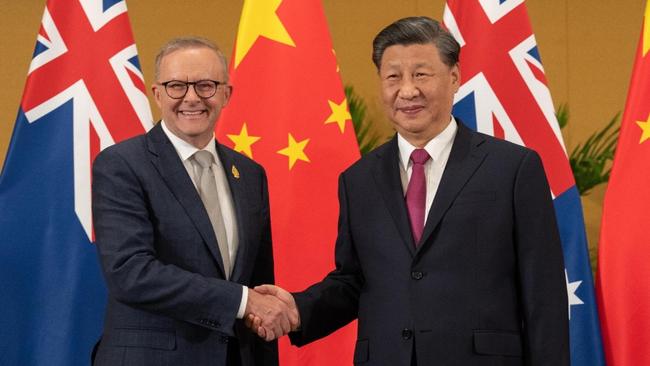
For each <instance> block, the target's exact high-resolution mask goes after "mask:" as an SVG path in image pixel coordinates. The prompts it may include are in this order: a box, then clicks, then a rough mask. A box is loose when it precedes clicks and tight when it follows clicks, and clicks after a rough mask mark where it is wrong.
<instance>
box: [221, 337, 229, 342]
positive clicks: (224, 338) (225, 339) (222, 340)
mask: <svg viewBox="0 0 650 366" xmlns="http://www.w3.org/2000/svg"><path fill="white" fill-rule="evenodd" d="M219 341H220V342H221V343H228V337H226V336H222V337H221V338H219Z"/></svg>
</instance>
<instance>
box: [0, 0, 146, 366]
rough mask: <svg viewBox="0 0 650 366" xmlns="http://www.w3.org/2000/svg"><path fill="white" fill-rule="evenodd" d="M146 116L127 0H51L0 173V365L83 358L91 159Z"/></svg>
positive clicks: (94, 281)
mask: <svg viewBox="0 0 650 366" xmlns="http://www.w3.org/2000/svg"><path fill="white" fill-rule="evenodd" d="M151 125H152V118H151V111H150V109H149V104H148V101H147V98H146V94H145V88H144V79H143V76H142V72H141V70H140V65H139V62H138V57H137V51H136V47H135V44H134V42H133V35H132V33H131V26H130V24H129V19H128V15H127V8H126V3H125V2H124V1H115V0H104V1H102V0H49V1H47V4H46V7H45V13H44V14H43V20H42V23H41V27H40V29H39V31H38V36H37V40H36V48H35V50H34V55H33V58H32V61H31V65H30V67H29V71H28V76H27V82H26V85H25V90H24V92H23V98H22V101H21V104H20V107H19V109H18V117H17V118H16V125H15V128H14V132H13V135H12V138H11V142H10V145H9V150H8V153H7V157H6V160H5V165H4V167H3V169H2V174H1V175H0V251H1V253H2V254H1V255H0V279H1V280H0V309H2V310H1V311H0V365H27V366H28V365H66V366H68V365H88V364H89V363H90V352H91V350H92V347H93V345H94V343H95V342H96V341H97V340H98V338H99V336H100V334H101V326H102V316H103V314H104V311H103V309H104V305H105V301H106V289H105V287H104V284H103V280H102V278H101V274H100V271H99V264H98V260H97V257H96V254H95V248H94V246H93V228H92V217H91V200H90V198H91V192H90V187H91V185H90V179H91V174H90V172H91V165H92V162H93V159H94V157H95V156H96V155H97V154H98V153H99V151H100V150H101V149H103V148H105V147H107V146H109V145H111V144H113V143H115V142H117V141H121V140H123V139H125V138H127V137H130V136H133V135H136V134H141V133H144V132H145V131H146V130H147V129H149V128H150V127H151Z"/></svg>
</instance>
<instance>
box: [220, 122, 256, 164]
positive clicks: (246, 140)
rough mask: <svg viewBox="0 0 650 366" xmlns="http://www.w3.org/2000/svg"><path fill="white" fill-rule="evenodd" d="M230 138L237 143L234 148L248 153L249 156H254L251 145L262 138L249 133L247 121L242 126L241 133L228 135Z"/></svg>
mask: <svg viewBox="0 0 650 366" xmlns="http://www.w3.org/2000/svg"><path fill="white" fill-rule="evenodd" d="M226 136H228V138H229V139H230V140H231V141H232V142H234V143H235V147H234V148H233V150H235V151H237V152H240V153H244V154H246V155H247V156H248V157H249V158H251V159H252V158H253V150H252V149H251V145H253V144H254V143H256V142H257V140H259V139H260V137H259V136H250V135H249V134H248V127H246V123H244V125H243V126H242V128H241V131H240V132H239V135H226Z"/></svg>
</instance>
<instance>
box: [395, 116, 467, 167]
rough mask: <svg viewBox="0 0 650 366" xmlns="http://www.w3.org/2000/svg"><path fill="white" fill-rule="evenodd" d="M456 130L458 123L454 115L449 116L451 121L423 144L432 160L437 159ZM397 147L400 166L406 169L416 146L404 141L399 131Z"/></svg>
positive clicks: (449, 142)
mask: <svg viewBox="0 0 650 366" xmlns="http://www.w3.org/2000/svg"><path fill="white" fill-rule="evenodd" d="M457 130H458V125H457V124H456V119H455V118H454V116H451V122H450V123H449V124H448V125H447V127H446V128H445V129H444V130H442V132H440V133H439V134H438V135H437V136H436V137H434V138H432V139H431V140H429V142H427V144H426V145H424V150H426V151H427V152H428V153H429V156H430V157H431V159H432V160H433V161H436V160H438V159H439V158H440V154H441V153H442V151H443V150H444V149H445V147H447V146H448V145H450V144H451V143H452V141H453V139H454V137H455V136H456V131H457ZM397 147H398V148H399V158H400V163H402V167H404V169H406V168H407V167H408V166H409V162H410V158H411V153H412V152H413V150H415V149H416V147H415V146H413V145H411V144H410V143H409V142H408V141H406V139H405V138H404V137H402V135H400V134H399V133H398V134H397Z"/></svg>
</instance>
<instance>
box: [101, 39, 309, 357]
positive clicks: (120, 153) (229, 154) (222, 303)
mask: <svg viewBox="0 0 650 366" xmlns="http://www.w3.org/2000/svg"><path fill="white" fill-rule="evenodd" d="M155 77H156V83H155V84H154V85H153V86H152V90H153V93H154V96H155V100H156V102H157V104H158V106H159V107H160V109H161V112H162V121H161V122H160V123H158V124H157V125H156V126H155V127H154V128H153V129H152V130H151V131H149V132H148V133H147V134H145V135H142V136H138V137H135V138H133V139H130V140H127V141H124V142H122V143H119V144H116V145H114V146H111V147H109V148H107V149H105V150H104V151H102V152H101V153H100V154H99V156H98V157H97V159H96V160H95V163H94V167H93V217H94V225H95V236H96V244H97V249H98V252H99V259H100V261H101V265H102V270H103V273H104V277H105V279H106V284H107V286H108V304H107V309H106V317H105V324H104V332H103V335H102V338H101V340H100V342H99V343H98V345H97V347H96V350H95V352H94V364H95V365H110V366H115V365H134V366H135V365H138V366H143V365H152V366H153V365H156V366H158V365H191V366H202V365H205V366H208V365H212V366H214V365H244V366H253V365H277V363H278V355H277V344H276V343H275V342H272V343H267V342H264V341H263V340H261V339H259V338H258V337H257V336H255V335H253V334H252V333H250V332H249V331H248V329H246V328H245V327H244V326H243V322H242V321H241V320H240V319H242V318H243V317H244V316H245V315H247V314H263V315H264V317H265V320H266V321H265V326H266V327H267V328H268V329H269V333H271V334H273V335H274V336H276V337H277V336H279V335H281V334H284V333H286V332H287V331H288V330H289V329H290V323H291V322H292V321H293V322H295V318H292V317H291V316H289V315H288V308H287V306H286V305H285V304H284V303H282V302H281V301H279V300H278V299H276V298H274V297H272V296H268V295H260V294H258V293H256V292H255V291H252V290H249V289H248V286H255V285H258V284H262V283H269V282H273V280H274V278H273V253H272V247H271V232H270V219H269V201H268V192H267V180H266V175H265V173H264V170H263V168H262V167H261V166H259V165H258V164H256V163H255V162H253V161H252V160H250V159H248V158H246V157H244V156H243V155H240V154H238V153H236V152H234V151H232V150H230V149H228V148H227V147H225V146H223V145H221V144H219V143H218V142H217V141H215V138H214V126H215V123H216V121H217V119H218V117H219V113H220V112H221V109H222V108H223V107H224V106H225V105H226V103H227V102H228V99H229V97H230V93H231V88H230V86H229V85H228V73H227V66H226V61H225V58H224V56H223V54H222V53H221V51H219V50H218V49H217V48H216V46H214V45H213V44H212V43H210V42H209V41H207V40H205V39H202V38H179V39H174V40H172V41H170V42H169V43H167V44H166V45H165V46H164V47H163V48H162V49H161V51H160V53H159V54H158V56H157V57H156V75H155ZM296 317H297V315H296Z"/></svg>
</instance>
